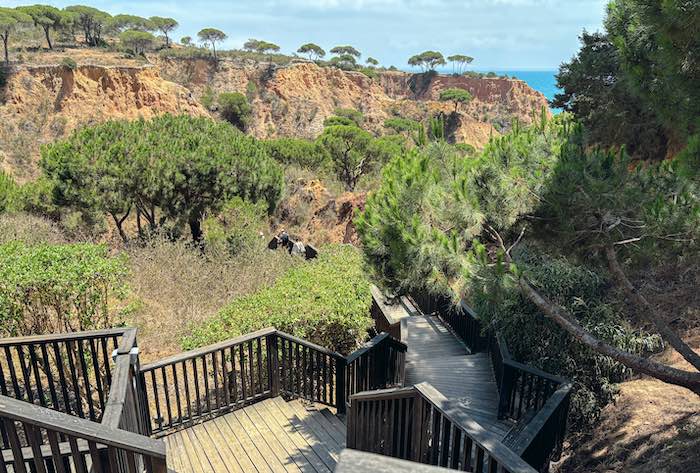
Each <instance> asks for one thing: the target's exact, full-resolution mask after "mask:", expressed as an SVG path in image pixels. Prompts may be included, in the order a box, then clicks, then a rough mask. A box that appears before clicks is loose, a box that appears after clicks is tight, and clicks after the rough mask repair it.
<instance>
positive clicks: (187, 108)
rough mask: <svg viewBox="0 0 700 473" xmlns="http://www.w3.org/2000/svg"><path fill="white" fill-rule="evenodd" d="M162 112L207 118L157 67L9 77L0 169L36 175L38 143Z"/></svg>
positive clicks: (48, 69)
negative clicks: (89, 126) (101, 124)
mask: <svg viewBox="0 0 700 473" xmlns="http://www.w3.org/2000/svg"><path fill="white" fill-rule="evenodd" d="M163 113H174V114H180V113H187V114H191V115H208V112H207V110H206V109H205V108H204V107H202V106H201V105H200V104H199V103H198V102H197V101H196V100H195V99H194V98H193V97H192V94H191V93H190V91H189V90H187V89H186V88H184V87H182V86H181V85H178V84H175V83H172V82H169V81H166V80H164V79H163V78H161V77H160V74H159V71H158V69H157V68H153V67H146V68H137V67H101V66H79V67H77V68H75V69H71V68H69V67H66V66H35V67H27V68H20V69H18V70H16V71H14V72H13V73H11V74H10V75H9V77H8V79H7V84H6V86H5V89H4V94H3V98H2V103H1V104H0V121H1V123H0V142H1V143H0V168H5V169H7V170H10V171H11V172H12V173H13V174H15V175H16V176H17V177H18V178H19V179H20V180H25V179H28V178H31V177H33V176H34V175H35V174H36V171H37V169H36V161H37V157H38V154H39V147H40V145H41V144H44V143H49V142H51V141H54V140H56V139H60V138H63V137H65V136H67V135H68V134H69V133H70V132H71V131H73V130H74V129H76V128H78V127H80V126H83V125H87V124H93V123H99V122H102V121H105V120H108V119H120V118H125V119H135V118H139V117H144V118H150V117H153V116H155V115H159V114H163Z"/></svg>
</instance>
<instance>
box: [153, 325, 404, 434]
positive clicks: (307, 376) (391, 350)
mask: <svg viewBox="0 0 700 473" xmlns="http://www.w3.org/2000/svg"><path fill="white" fill-rule="evenodd" d="M405 351H406V346H405V345H404V344H402V343H401V342H398V341H396V340H394V339H393V338H391V337H389V336H388V335H387V334H381V335H378V336H377V337H375V338H374V339H373V340H372V341H371V342H370V343H369V344H368V345H367V346H365V347H363V348H361V349H359V350H357V351H356V352H354V353H353V354H351V355H350V356H348V357H347V358H346V357H344V356H343V355H341V354H339V353H336V352H333V351H331V350H328V349H326V348H323V347H321V346H318V345H315V344H313V343H310V342H307V341H305V340H301V339H299V338H297V337H294V336H292V335H289V334H286V333H284V332H280V331H278V330H275V329H274V328H268V329H264V330H260V331H258V332H254V333H251V334H248V335H244V336H242V337H238V338H234V339H231V340H227V341H225V342H222V343H218V344H216V345H211V346H208V347H204V348H200V349H198V350H193V351H189V352H185V353H182V354H179V355H176V356H173V357H170V358H167V359H165V360H161V361H158V362H156V363H152V364H149V365H145V366H142V367H141V370H140V382H141V383H142V384H143V386H144V392H145V393H146V397H147V399H148V400H149V402H148V404H147V406H146V409H145V410H146V411H147V413H148V417H149V419H150V422H149V425H150V432H152V433H153V434H155V435H164V434H166V433H168V432H170V431H171V430H173V429H177V428H180V427H183V426H188V425H190V424H191V423H192V422H194V421H197V420H200V419H203V418H207V417H212V416H215V415H219V414H221V413H224V412H228V411H231V410H235V409H239V408H240V407H243V406H245V405H248V404H252V403H254V402H258V401H260V400H263V399H266V398H269V397H276V396H278V395H280V394H284V395H287V396H289V397H297V398H302V399H307V400H309V401H313V402H318V403H321V404H326V405H329V406H333V407H336V408H337V410H338V412H339V413H343V412H345V410H346V403H347V400H348V398H349V396H350V395H351V394H353V393H355V392H357V391H358V390H366V389H374V388H375V387H389V386H397V385H403V377H404V369H403V365H404V354H405Z"/></svg>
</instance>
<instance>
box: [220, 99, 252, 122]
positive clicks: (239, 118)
mask: <svg viewBox="0 0 700 473" xmlns="http://www.w3.org/2000/svg"><path fill="white" fill-rule="evenodd" d="M218 103H219V111H220V112H221V116H222V117H224V119H225V120H227V121H228V122H229V123H231V124H232V125H233V126H235V127H236V128H238V129H239V130H241V131H243V130H245V129H246V127H247V126H248V120H249V119H250V113H251V111H252V110H251V108H250V105H248V99H246V96H245V95H243V94H241V93H239V92H224V93H223V94H220V95H219V99H218Z"/></svg>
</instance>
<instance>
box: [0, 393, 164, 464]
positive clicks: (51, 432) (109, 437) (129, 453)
mask: <svg viewBox="0 0 700 473" xmlns="http://www.w3.org/2000/svg"><path fill="white" fill-rule="evenodd" d="M0 421H2V424H3V426H4V430H5V432H6V434H7V436H8V438H9V443H10V447H11V451H12V459H11V462H12V465H13V467H14V471H20V472H21V471H25V470H26V467H25V462H29V463H30V464H33V465H34V467H35V469H36V471H46V470H47V468H46V466H50V467H51V468H54V469H56V470H55V471H63V468H61V467H64V466H65V462H66V461H70V460H72V462H73V468H74V469H75V471H79V472H87V468H86V457H87V456H90V458H91V461H92V465H93V467H94V468H95V471H116V472H122V471H124V472H126V471H128V472H130V473H131V472H133V473H137V469H139V467H137V466H136V465H137V464H138V465H142V467H143V468H144V469H145V470H146V471H147V472H149V473H165V472H166V470H167V468H166V451H165V443H164V442H162V441H159V440H155V439H151V438H149V437H146V436H143V435H139V434H134V433H131V432H127V431H124V430H120V429H113V428H110V427H107V426H105V425H102V424H98V423H96V422H93V421H90V420H87V419H81V418H79V417H75V416H71V415H68V414H64V413H62V412H58V411H55V410H52V409H47V408H45V407H41V406H37V405H35V404H30V403H27V402H24V401H18V400H16V399H13V398H10V397H7V396H0ZM17 425H20V426H23V428H24V437H25V438H26V440H27V443H28V444H29V447H30V449H29V451H30V452H31V455H27V454H25V452H26V451H27V449H25V448H23V447H22V445H21V444H20V440H19V429H18V428H17ZM62 436H65V437H66V438H67V440H68V444H69V445H70V454H69V455H66V454H65V453H62V452H64V451H65V450H62V449H61V447H60V444H59V438H60V437H62ZM43 438H48V442H49V445H50V450H49V451H50V453H48V452H47V453H48V455H46V454H45V453H44V452H45V449H42V444H43V442H44V440H42V439H43ZM78 440H82V441H86V442H87V443H88V451H87V452H83V451H82V450H81V449H79V447H78V443H77V442H78ZM101 445H104V446H106V447H107V450H108V452H107V455H104V454H103V451H102V448H101V447H100V446H101ZM139 456H140V458H139ZM67 457H68V458H67ZM121 459H123V460H124V461H119V460H121ZM2 461H3V468H2V469H3V470H4V462H5V460H2ZM118 463H119V464H118ZM57 467H58V468H60V469H57ZM32 471H34V470H32Z"/></svg>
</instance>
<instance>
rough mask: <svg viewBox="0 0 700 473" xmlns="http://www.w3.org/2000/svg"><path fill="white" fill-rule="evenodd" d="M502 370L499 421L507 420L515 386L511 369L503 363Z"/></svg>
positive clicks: (499, 391) (499, 393)
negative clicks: (511, 394) (511, 393)
mask: <svg viewBox="0 0 700 473" xmlns="http://www.w3.org/2000/svg"><path fill="white" fill-rule="evenodd" d="M502 366H503V367H502V368H501V379H500V383H499V386H500V389H499V390H498V414H497V417H498V418H499V419H505V418H506V416H507V414H508V411H509V407H510V406H509V402H510V391H511V389H512V386H513V375H512V372H511V369H510V367H509V366H508V365H507V364H505V363H503V365H502Z"/></svg>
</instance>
